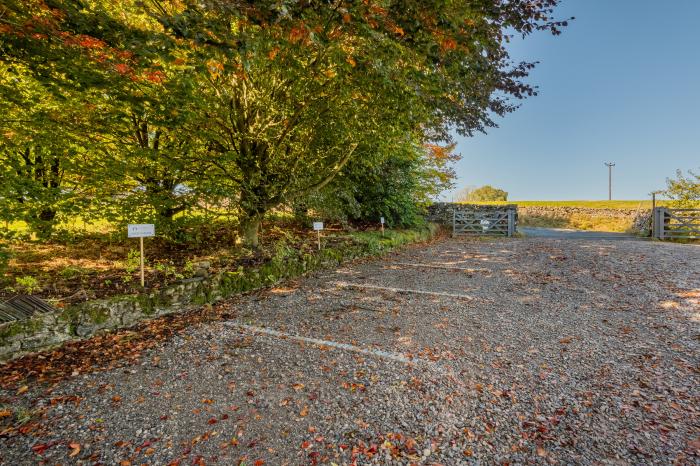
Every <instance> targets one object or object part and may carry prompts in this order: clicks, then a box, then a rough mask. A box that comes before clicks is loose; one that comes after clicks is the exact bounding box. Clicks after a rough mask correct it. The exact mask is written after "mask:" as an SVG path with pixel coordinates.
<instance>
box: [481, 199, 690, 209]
mask: <svg viewBox="0 0 700 466" xmlns="http://www.w3.org/2000/svg"><path fill="white" fill-rule="evenodd" d="M671 202H672V201H656V205H657V207H665V206H671V205H672V204H671ZM470 204H481V205H504V204H517V205H518V206H519V207H582V208H587V209H620V210H635V209H651V206H652V202H651V200H639V201H634V200H632V201H586V200H580V201H507V202H503V201H483V202H473V203H470ZM698 207H700V202H698Z"/></svg>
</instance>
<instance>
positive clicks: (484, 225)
mask: <svg viewBox="0 0 700 466" xmlns="http://www.w3.org/2000/svg"><path fill="white" fill-rule="evenodd" d="M479 223H481V229H482V230H484V231H486V230H488V229H489V227H490V226H491V222H490V221H488V220H481V221H480V222H479Z"/></svg>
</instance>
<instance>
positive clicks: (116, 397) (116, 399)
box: [112, 395, 122, 403]
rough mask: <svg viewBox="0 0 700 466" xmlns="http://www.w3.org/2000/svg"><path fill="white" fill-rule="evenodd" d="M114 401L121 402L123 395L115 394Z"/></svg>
mask: <svg viewBox="0 0 700 466" xmlns="http://www.w3.org/2000/svg"><path fill="white" fill-rule="evenodd" d="M112 401H113V402H114V403H119V402H120V401H122V397H121V396H119V395H114V396H113V397H112Z"/></svg>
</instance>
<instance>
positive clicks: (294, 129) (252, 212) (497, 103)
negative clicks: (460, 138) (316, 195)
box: [150, 0, 564, 246]
mask: <svg viewBox="0 0 700 466" xmlns="http://www.w3.org/2000/svg"><path fill="white" fill-rule="evenodd" d="M556 3H557V2H556V1H555V0H545V1H542V2H537V3H534V4H533V3H532V2H507V3H503V2H500V1H495V0H493V1H488V2H483V3H479V4H473V3H467V2H442V1H429V2H423V1H421V2H417V1H413V0H404V1H394V2H389V1H387V2H377V3H374V2H346V1H337V2H316V3H310V4H307V3H299V2H288V1H285V2H278V1H271V0H270V1H259V2H258V1H256V2H245V1H244V2H238V3H231V2H228V1H223V0H212V1H209V2H206V3H194V2H192V3H189V2H185V3H184V6H183V4H175V3H168V4H166V2H159V1H155V0H154V1H153V2H151V3H150V4H152V5H153V8H152V9H151V15H152V16H153V17H155V18H157V19H158V21H159V22H160V23H161V24H162V25H163V26H164V28H165V30H166V31H167V32H168V33H169V34H170V35H172V36H173V37H174V38H175V39H177V40H178V41H180V42H188V43H190V44H191V45H190V46H191V47H193V48H196V49H197V52H198V53H197V56H196V58H197V61H198V63H199V65H196V66H198V67H199V68H202V65H203V62H204V64H206V67H205V68H206V71H205V73H204V74H203V81H202V85H201V89H202V99H201V101H200V102H201V103H202V104H203V107H202V109H201V113H202V115H203V116H204V118H202V120H201V124H200V126H199V128H200V133H199V135H198V136H199V137H201V138H202V139H203V140H205V141H206V143H207V144H208V147H209V154H208V156H207V157H208V158H209V159H210V160H211V161H212V164H213V165H214V166H216V167H217V168H218V170H219V173H220V175H221V179H222V180H223V183H222V188H226V187H228V189H229V190H230V191H231V193H235V192H236V191H238V197H237V201H238V203H239V205H240V209H241V225H242V233H243V234H244V238H245V242H246V243H247V244H248V245H251V246H256V245H257V241H258V240H257V231H258V226H259V224H260V219H261V218H262V216H263V215H264V214H265V212H267V211H268V210H269V209H271V208H273V207H275V206H277V205H279V204H280V203H282V202H289V201H290V200H292V199H293V198H295V197H300V196H307V195H309V194H310V193H312V192H313V191H315V190H318V189H320V188H322V187H323V186H325V185H327V184H328V183H330V182H331V181H332V180H333V178H334V177H335V176H337V175H338V173H340V171H341V170H342V168H343V166H344V165H345V164H346V163H348V161H350V160H351V159H352V158H356V157H360V156H361V153H360V152H357V151H356V150H355V149H356V148H357V147H358V146H360V145H361V144H362V143H363V142H364V141H365V140H368V139H371V138H383V137H386V136H385V135H384V134H383V133H384V132H388V133H390V134H393V133H394V132H395V131H396V130H398V129H399V128H401V129H402V130H403V133H404V134H405V135H408V134H413V133H415V132H417V131H420V132H421V139H422V140H423V142H429V141H431V140H432V141H438V140H443V141H449V139H450V129H451V128H455V129H456V130H457V131H458V132H459V133H461V134H472V133H473V132H474V131H483V130H484V129H485V128H487V127H489V126H493V125H494V123H493V121H492V120H491V117H490V114H497V115H503V114H505V113H507V112H509V111H511V110H513V109H514V108H515V106H514V105H513V104H512V103H510V102H509V100H508V98H509V97H514V98H522V97H525V96H527V95H532V94H534V90H533V89H532V88H531V87H530V86H528V85H526V84H524V83H523V82H522V78H524V77H525V76H526V75H527V73H528V70H529V69H530V68H531V67H532V65H531V64H528V63H521V64H516V65H514V64H512V63H511V62H510V59H509V57H508V54H507V51H506V50H505V48H504V46H503V42H504V40H505V39H506V32H505V31H507V30H511V31H514V32H517V33H521V34H523V35H525V34H528V33H530V32H532V31H533V30H535V29H550V30H551V31H552V32H554V33H558V28H559V27H560V26H561V25H563V24H564V23H559V22H554V21H552V20H551V18H550V13H551V11H552V8H553V7H554V6H555V5H556Z"/></svg>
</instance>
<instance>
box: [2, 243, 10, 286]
mask: <svg viewBox="0 0 700 466" xmlns="http://www.w3.org/2000/svg"><path fill="white" fill-rule="evenodd" d="M11 257H12V254H11V253H10V250H9V248H8V247H7V246H6V245H5V244H3V243H0V283H1V282H2V281H3V276H4V275H5V272H6V271H7V264H8V262H10V258H11Z"/></svg>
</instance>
